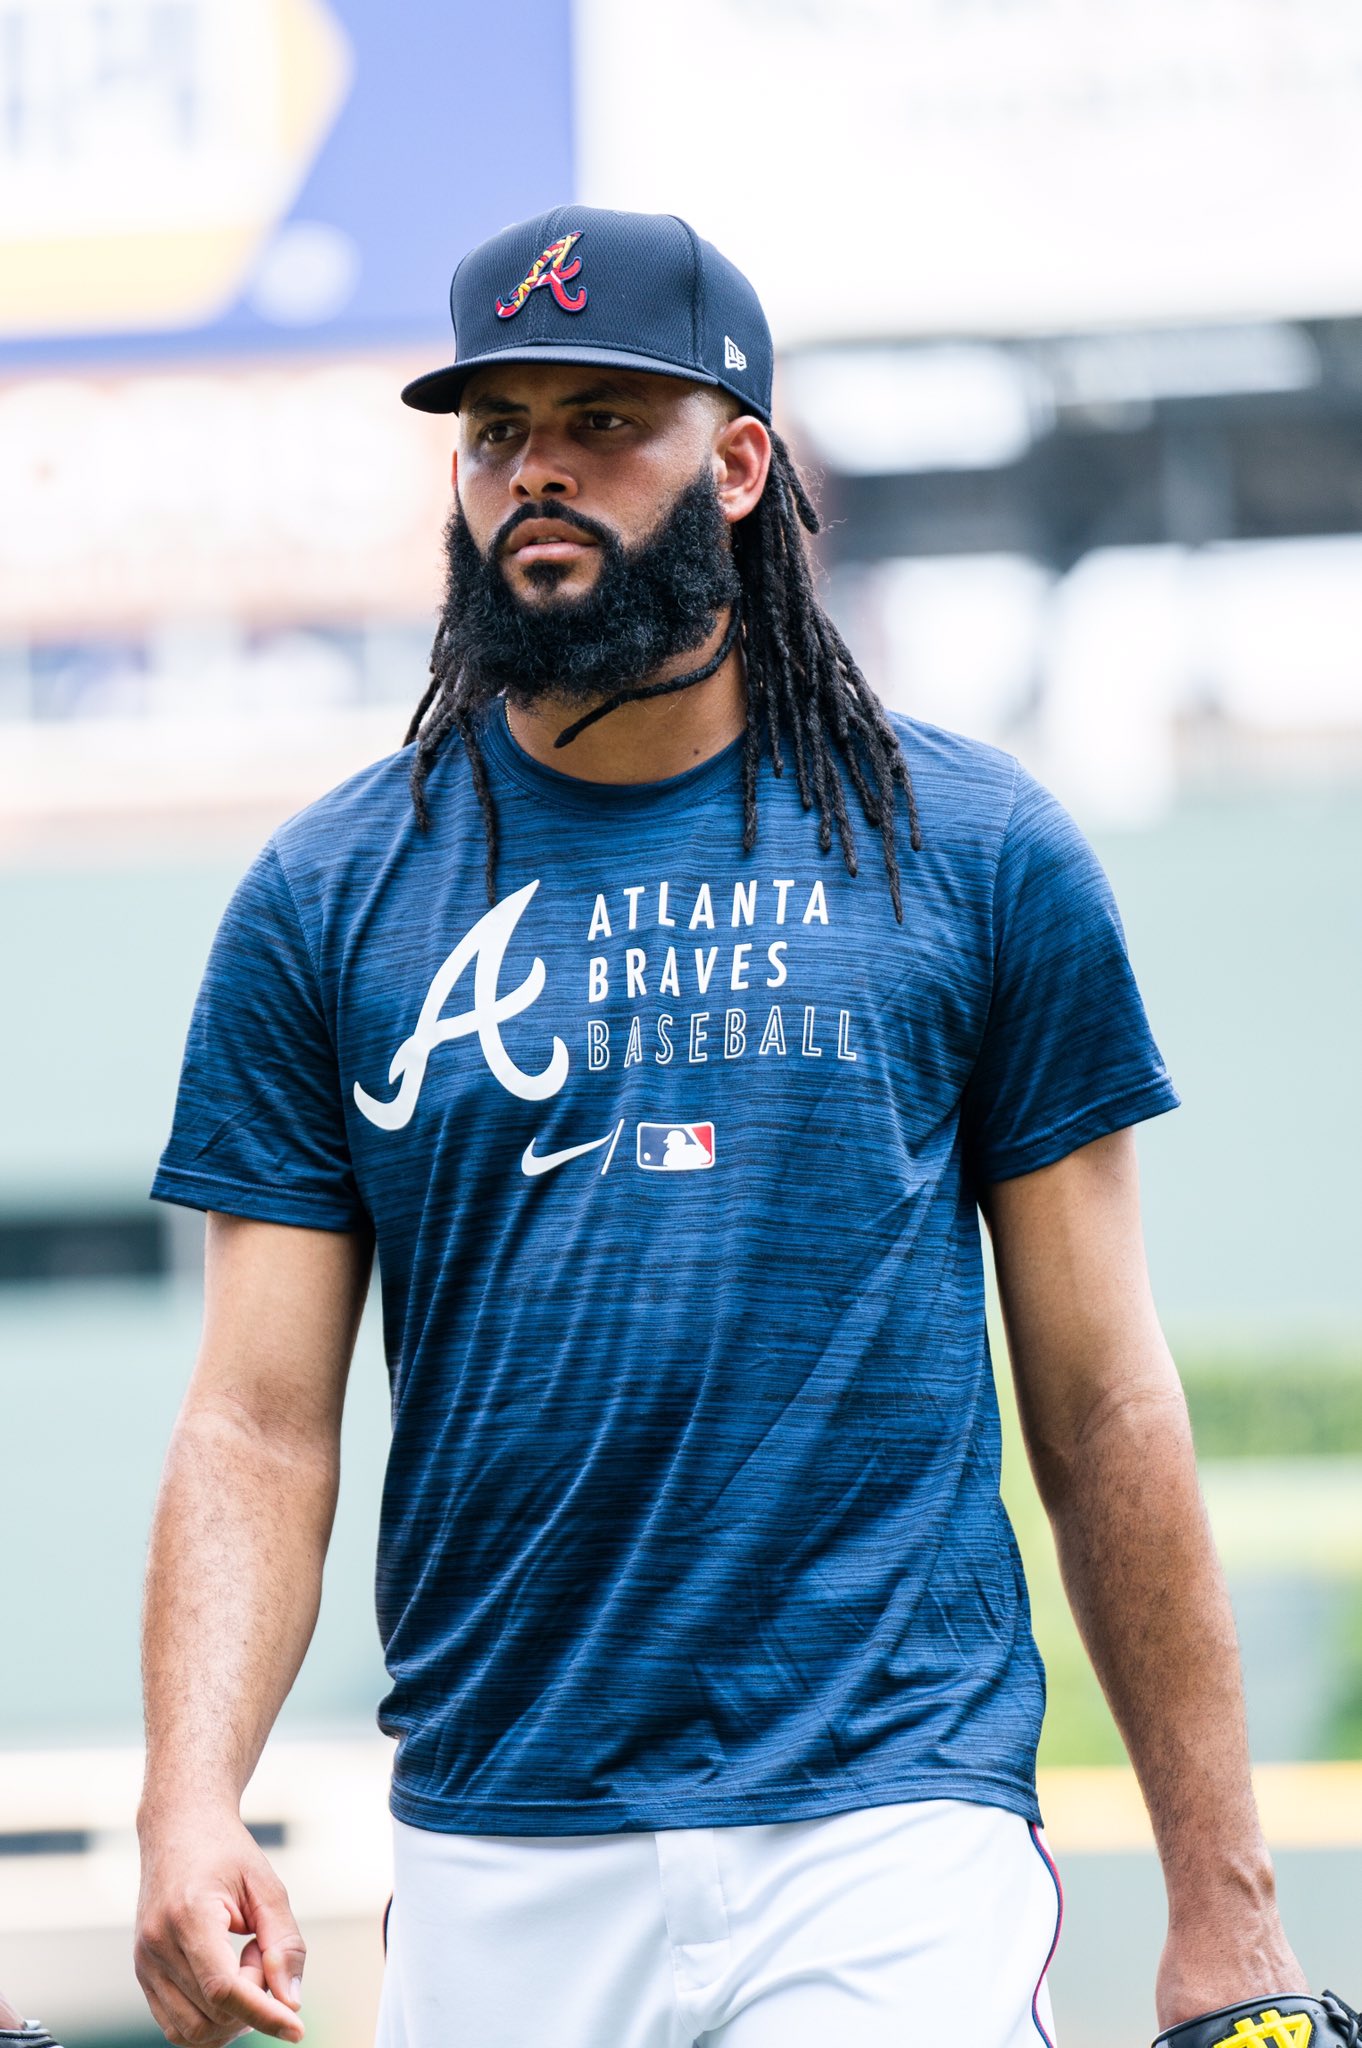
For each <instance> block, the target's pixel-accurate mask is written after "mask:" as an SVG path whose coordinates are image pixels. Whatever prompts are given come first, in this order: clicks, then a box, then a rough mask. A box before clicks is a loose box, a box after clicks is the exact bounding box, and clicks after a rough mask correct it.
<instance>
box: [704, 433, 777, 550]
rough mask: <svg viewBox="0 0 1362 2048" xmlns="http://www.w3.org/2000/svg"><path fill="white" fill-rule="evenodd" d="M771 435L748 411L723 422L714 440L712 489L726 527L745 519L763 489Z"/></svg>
mask: <svg viewBox="0 0 1362 2048" xmlns="http://www.w3.org/2000/svg"><path fill="white" fill-rule="evenodd" d="M770 468H771V436H770V434H769V433H768V431H767V429H766V428H765V427H764V426H763V425H762V423H761V421H760V420H759V419H757V418H755V417H754V415H753V414H752V413H750V412H744V413H739V414H738V417H737V418H736V419H732V420H725V421H724V424H723V425H722V427H720V429H719V431H718V433H717V434H716V435H715V437H714V488H715V491H716V492H717V494H718V499H719V505H720V509H721V510H722V512H723V515H724V518H725V519H726V520H727V521H728V522H729V524H730V525H735V524H736V523H737V521H738V520H739V519H746V517H747V515H748V513H749V512H750V511H752V509H753V507H754V506H755V505H756V503H757V500H758V499H759V498H760V497H761V494H762V492H763V491H764V490H765V488H766V478H767V475H768V473H769V471H770Z"/></svg>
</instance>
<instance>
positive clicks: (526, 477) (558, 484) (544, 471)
mask: <svg viewBox="0 0 1362 2048" xmlns="http://www.w3.org/2000/svg"><path fill="white" fill-rule="evenodd" d="M566 455H567V451H566V449H565V448H564V447H563V444H562V442H561V440H560V439H559V438H558V437H557V436H556V435H553V434H547V433H532V434H530V436H529V438H528V439H527V440H526V442H525V446H524V448H523V449H522V451H521V456H520V460H519V462H518V463H517V464H516V468H515V474H514V475H513V477H512V479H511V489H512V492H513V493H514V495H515V496H516V497H517V498H518V499H519V500H520V501H521V502H522V503H529V504H532V503H534V501H535V500H536V499H538V498H575V497H576V495H577V479H576V477H575V476H574V475H573V472H572V467H571V465H570V463H569V462H568V461H567V460H566Z"/></svg>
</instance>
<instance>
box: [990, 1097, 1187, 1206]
mask: <svg viewBox="0 0 1362 2048" xmlns="http://www.w3.org/2000/svg"><path fill="white" fill-rule="evenodd" d="M1181 1102H1182V1097H1181V1096H1180V1095H1179V1094H1178V1092H1177V1089H1176V1088H1175V1087H1174V1086H1173V1084H1172V1082H1171V1081H1170V1080H1169V1079H1168V1078H1167V1076H1166V1075H1165V1076H1163V1077H1162V1078H1160V1079H1159V1080H1157V1081H1151V1082H1150V1083H1149V1084H1148V1085H1147V1086H1146V1087H1144V1088H1140V1089H1138V1090H1137V1091H1136V1092H1135V1093H1134V1094H1123V1095H1113V1096H1108V1097H1107V1099H1106V1100H1105V1101H1103V1102H1098V1103H1093V1104H1092V1105H1091V1106H1090V1107H1088V1108H1085V1109H1080V1110H1075V1112H1074V1113H1073V1115H1072V1116H1067V1117H1065V1118H1063V1120H1062V1121H1061V1122H1059V1123H1057V1124H1052V1125H1051V1126H1049V1128H1048V1129H1046V1130H1044V1131H1041V1132H1039V1133H1037V1135H1036V1136H1035V1137H1033V1138H1029V1139H1028V1140H1027V1141H1026V1142H1025V1143H1024V1144H1020V1145H1010V1146H1008V1148H1007V1149H1006V1151H1004V1152H1002V1153H1001V1154H999V1155H997V1156H995V1157H994V1158H992V1159H981V1160H980V1161H979V1162H978V1169H977V1172H978V1179H979V1180H980V1181H981V1182H983V1183H984V1185H985V1186H987V1185H988V1184H989V1183H990V1182H992V1181H998V1180H1016V1179H1017V1178H1018V1177H1019V1176H1020V1175H1021V1174H1024V1173H1035V1172H1037V1171H1038V1170H1039V1169H1040V1168H1041V1167H1042V1166H1054V1165H1055V1164H1056V1163H1057V1161H1059V1160H1061V1159H1067V1158H1068V1156H1069V1154H1070V1153H1071V1152H1076V1151H1078V1149H1079V1147H1080V1146H1081V1145H1090V1144H1091V1143H1092V1141H1093V1140H1094V1138H1106V1137H1109V1136H1110V1135H1111V1133H1112V1132H1113V1131H1123V1130H1126V1129H1127V1128H1128V1127H1129V1126H1130V1125H1131V1124H1139V1123H1144V1122H1145V1121H1146V1120H1147V1119H1148V1118H1149V1117H1155V1116H1163V1115H1165V1114H1166V1113H1167V1111H1169V1110H1170V1109H1177V1108H1179V1107H1180V1105H1181Z"/></svg>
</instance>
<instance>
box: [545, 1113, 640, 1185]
mask: <svg viewBox="0 0 1362 2048" xmlns="http://www.w3.org/2000/svg"><path fill="white" fill-rule="evenodd" d="M623 1129H624V1118H623V1117H621V1118H620V1120H619V1122H618V1123H617V1124H616V1125H615V1128H614V1130H613V1131H607V1132H606V1134H605V1136H604V1137H603V1138H592V1139H591V1140H590V1141H589V1142H588V1143H587V1144H585V1145H567V1146H565V1147H564V1148H563V1150H562V1151H561V1152H536V1151H535V1149H534V1139H533V1138H531V1139H530V1142H529V1144H528V1145H527V1146H526V1147H525V1150H524V1151H523V1152H522V1153H521V1155H520V1171H521V1172H522V1173H528V1174H530V1175H534V1174H537V1173H552V1172H553V1169H554V1167H555V1166H566V1165H567V1163H568V1161H569V1159H581V1158H583V1157H584V1155H585V1154H586V1153H588V1152H599V1151H600V1149H601V1147H602V1145H608V1146H609V1147H610V1150H609V1151H608V1152H607V1153H606V1155H605V1160H604V1163H603V1164H602V1166H601V1172H602V1173H606V1172H608V1171H609V1167H610V1161H611V1160H612V1159H613V1158H614V1156H615V1147H616V1145H618V1143H619V1137H620V1132H621V1131H622V1130H623Z"/></svg>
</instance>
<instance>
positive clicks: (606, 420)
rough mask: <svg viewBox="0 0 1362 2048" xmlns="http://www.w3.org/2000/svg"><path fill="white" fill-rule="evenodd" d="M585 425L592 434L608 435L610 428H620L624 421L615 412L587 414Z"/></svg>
mask: <svg viewBox="0 0 1362 2048" xmlns="http://www.w3.org/2000/svg"><path fill="white" fill-rule="evenodd" d="M586 424H587V425H588V426H589V427H590V428H591V430H592V432H593V433H608V432H609V431H610V429H611V428H612V427H622V426H623V425H624V421H623V420H622V419H621V418H620V416H619V414H618V413H617V412H589V413H588V414H587V415H586Z"/></svg>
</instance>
